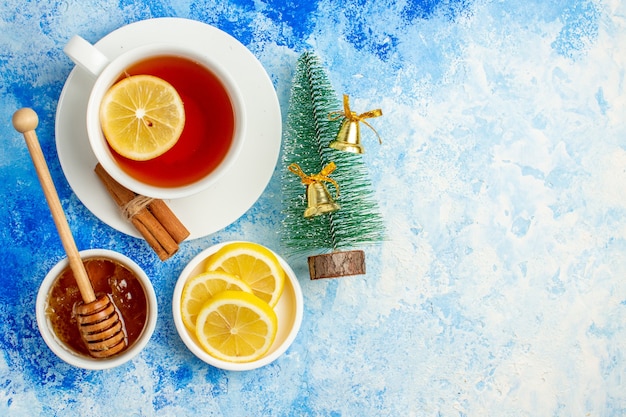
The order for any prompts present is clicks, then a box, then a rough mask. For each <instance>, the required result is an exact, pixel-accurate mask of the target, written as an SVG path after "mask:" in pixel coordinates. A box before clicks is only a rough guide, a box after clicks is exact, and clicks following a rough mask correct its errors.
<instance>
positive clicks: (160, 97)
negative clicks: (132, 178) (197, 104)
mask: <svg viewBox="0 0 626 417" xmlns="http://www.w3.org/2000/svg"><path fill="white" fill-rule="evenodd" d="M100 125H101V126H102V132H103V133H104V136H105V138H106V140H107V142H108V143H109V145H110V146H111V147H112V148H113V149H114V150H115V151H116V152H117V153H119V154H120V155H122V156H124V157H126V158H128V159H132V160H135V161H145V160H148V159H153V158H156V157H157V156H160V155H162V154H164V153H165V152H167V151H168V150H170V149H171V148H172V147H173V146H174V145H175V144H176V142H178V139H179V138H180V135H181V134H182V132H183V128H184V126H185V108H184V106H183V101H182V99H181V98H180V96H179V95H178V92H177V91H176V89H175V88H174V87H173V86H172V85H171V84H170V83H168V82H167V81H165V80H163V79H161V78H158V77H155V76H152V75H133V76H130V77H127V78H124V79H122V80H121V81H119V82H118V83H116V84H115V85H113V86H112V87H111V88H110V89H109V90H108V91H107V93H106V94H105V96H104V98H103V100H102V103H101V104H100Z"/></svg>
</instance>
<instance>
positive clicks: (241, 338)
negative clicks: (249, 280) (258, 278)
mask: <svg viewBox="0 0 626 417" xmlns="http://www.w3.org/2000/svg"><path fill="white" fill-rule="evenodd" d="M277 330H278V319H277V318H276V313H275V312H274V310H273V309H272V308H271V307H270V306H269V305H268V304H267V303H266V302H264V301H263V300H261V299H260V298H258V297H257V296H255V295H253V294H250V293H247V292H243V291H224V292H221V293H219V294H217V295H216V296H214V297H213V298H211V299H210V300H209V301H208V302H207V303H206V304H205V305H204V307H202V309H201V310H200V312H199V313H198V318H197V321H196V337H197V338H198V342H199V343H200V346H202V348H203V349H204V350H205V351H206V352H207V353H208V354H209V355H211V356H213V357H215V358H218V359H221V360H224V361H228V362H251V361H254V360H256V359H259V358H260V357H262V356H263V355H265V354H266V353H267V351H268V350H269V349H270V347H271V346H272V343H273V342H274V339H275V338H276V332H277Z"/></svg>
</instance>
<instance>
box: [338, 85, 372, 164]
mask: <svg viewBox="0 0 626 417" xmlns="http://www.w3.org/2000/svg"><path fill="white" fill-rule="evenodd" d="M382 115H383V112H382V110H381V109H376V110H370V111H368V112H365V113H361V114H356V113H355V112H353V111H352V110H350V100H349V98H348V95H347V94H344V95H343V111H335V112H332V113H330V114H329V115H328V116H329V118H330V120H339V119H341V118H343V121H342V123H341V127H340V128H339V132H338V133H337V137H336V138H335V140H333V141H332V142H330V145H329V146H330V147H331V148H333V149H337V150H340V151H345V152H353V153H363V152H364V151H365V149H364V148H363V145H361V127H360V124H359V123H361V122H363V124H365V126H367V127H369V128H370V129H372V130H373V131H374V133H376V136H377V137H378V142H379V143H380V144H382V143H383V141H382V140H381V139H380V135H379V134H378V132H376V129H374V128H373V127H372V125H370V124H369V123H368V122H366V121H365V119H370V118H372V117H379V116H382Z"/></svg>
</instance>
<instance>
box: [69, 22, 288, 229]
mask: <svg viewBox="0 0 626 417" xmlns="http://www.w3.org/2000/svg"><path fill="white" fill-rule="evenodd" d="M157 42H168V43H171V42H181V43H184V44H186V45H187V46H190V45H191V46H192V47H194V48H198V49H199V50H202V51H203V52H204V53H207V54H213V55H216V56H218V57H219V58H220V60H221V61H222V64H223V65H224V66H225V67H227V68H229V71H230V74H231V75H232V77H233V79H234V80H235V82H237V83H238V84H239V86H240V88H241V92H242V95H243V99H244V105H245V106H246V114H247V115H248V125H247V129H246V132H247V137H246V141H245V145H244V148H243V149H242V151H241V155H240V157H239V159H238V160H237V161H236V162H235V165H234V166H233V168H232V169H231V170H230V171H229V172H228V173H226V175H225V176H224V177H223V178H222V179H221V180H220V181H219V182H218V183H217V184H215V185H214V186H213V187H211V188H210V189H208V190H206V191H204V192H202V193H200V194H197V195H194V196H192V197H186V198H181V199H176V200H170V201H167V204H168V205H169V207H170V208H171V209H172V211H174V213H175V214H176V215H177V216H178V218H179V219H180V220H181V221H182V222H183V224H184V225H185V226H186V227H187V228H188V229H189V231H190V233H191V235H190V237H189V238H190V239H196V238H200V237H204V236H207V235H210V234H212V233H215V232H217V231H219V230H221V229H223V228H224V227H226V226H228V225H229V224H231V223H233V222H235V221H236V220H237V219H238V218H239V217H241V216H242V215H243V214H244V213H245V212H246V211H247V210H248V209H249V208H250V207H252V205H253V204H254V203H255V202H256V201H257V199H258V198H259V197H260V196H261V194H262V193H263V191H264V190H265V187H266V186H267V184H268V183H269V180H270V178H271V176H272V174H273V171H274V168H275V167H276V163H277V161H278V155H279V152H280V145H281V133H282V131H281V129H282V121H281V115H280V106H279V104H278V98H277V97H276V92H275V90H274V87H273V85H272V82H271V80H270V78H269V76H268V75H267V73H266V72H265V69H264V68H263V66H262V65H261V63H260V62H259V61H258V60H257V59H256V57H255V56H254V55H252V53H251V52H250V51H249V50H248V49H247V48H246V47H245V46H244V45H242V44H241V43H240V42H239V41H237V40H236V39H235V38H233V37H232V36H230V35H228V34H227V33H225V32H223V31H221V30H219V29H217V28H215V27H213V26H209V25H207V24H205V23H202V22H198V21H194V20H188V19H181V18H158V19H149V20H144V21H140V22H136V23H132V24H130V25H127V26H124V27H122V28H119V29H117V30H115V31H113V32H111V33H110V34H108V35H107V36H105V37H104V38H102V39H101V40H100V41H98V42H97V43H96V45H97V46H98V48H99V49H100V50H101V51H103V52H104V53H105V54H107V55H108V56H109V57H115V56H117V55H120V54H121V53H123V52H125V51H126V50H128V49H130V48H134V47H137V46H141V45H145V44H149V43H157ZM68 59H69V58H68ZM93 82H94V79H93V78H92V77H91V76H90V75H87V73H86V72H85V71H83V70H81V69H79V68H74V69H73V70H72V72H71V73H70V75H69V77H68V78H67V81H66V82H65V86H64V87H63V91H62V92H61V96H60V98H59V103H58V107H57V114H56V145H57V153H58V155H59V160H60V163H61V168H62V169H63V172H64V173H65V176H66V178H67V180H68V182H69V184H70V186H71V187H72V190H74V192H75V193H76V195H77V196H78V198H79V199H80V201H82V203H83V204H84V205H85V206H86V207H87V208H88V209H89V210H90V211H91V212H92V213H93V214H94V215H95V216H96V217H98V218H99V219H100V220H102V221H103V222H105V223H106V224H108V225H109V226H111V227H113V228H114V229H117V230H119V231H120V232H123V233H126V234H128V235H131V236H135V237H140V234H139V232H137V230H136V229H135V228H134V227H133V226H132V224H131V223H129V222H128V221H126V220H125V219H124V218H123V217H122V215H121V214H120V210H119V209H118V207H117V206H116V204H115V203H114V201H113V200H112V198H111V197H110V196H109V194H108V193H107V191H106V189H105V188H104V185H103V184H102V183H101V182H100V180H99V179H98V177H97V176H96V174H95V173H94V168H95V166H96V164H97V160H96V157H95V155H94V154H93V152H92V151H91V148H90V146H89V140H88V139H87V127H86V123H85V117H86V116H85V109H86V107H87V101H88V98H89V91H90V90H91V87H92V86H93Z"/></svg>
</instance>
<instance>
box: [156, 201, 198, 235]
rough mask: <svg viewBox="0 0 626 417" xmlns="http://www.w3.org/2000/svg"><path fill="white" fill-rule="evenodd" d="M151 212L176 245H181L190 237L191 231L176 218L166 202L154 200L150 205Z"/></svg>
mask: <svg viewBox="0 0 626 417" xmlns="http://www.w3.org/2000/svg"><path fill="white" fill-rule="evenodd" d="M148 208H149V210H150V212H151V213H152V214H153V215H154V217H156V218H157V220H158V221H159V222H160V223H161V224H162V225H163V227H164V228H165V230H167V231H168V232H169V234H170V236H172V239H174V241H175V242H176V243H180V242H182V241H183V240H185V239H187V238H188V237H189V230H187V228H186V227H185V225H183V224H182V222H181V221H180V220H179V219H178V217H176V215H175V214H174V213H173V212H172V210H171V209H170V208H169V207H168V206H167V204H165V201H163V200H159V199H154V200H152V202H151V203H150V204H149V205H148Z"/></svg>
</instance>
